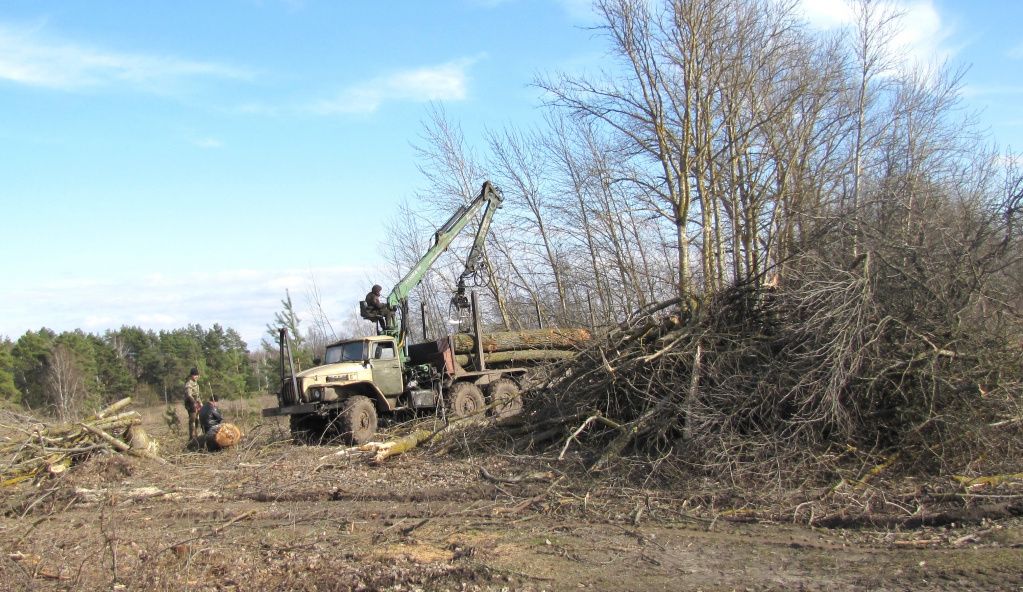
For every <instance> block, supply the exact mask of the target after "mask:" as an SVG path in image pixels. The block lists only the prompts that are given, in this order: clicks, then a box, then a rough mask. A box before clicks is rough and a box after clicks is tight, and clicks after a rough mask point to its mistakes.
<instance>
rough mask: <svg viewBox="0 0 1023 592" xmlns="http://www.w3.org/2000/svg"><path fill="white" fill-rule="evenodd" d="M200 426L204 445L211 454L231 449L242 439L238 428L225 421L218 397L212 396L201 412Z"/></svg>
mask: <svg viewBox="0 0 1023 592" xmlns="http://www.w3.org/2000/svg"><path fill="white" fill-rule="evenodd" d="M199 424H200V425H201V426H202V431H203V445H204V446H205V448H206V450H209V451H211V452H212V451H215V450H222V449H224V448H230V447H231V446H234V445H235V444H237V443H238V441H239V440H241V438H242V432H241V430H240V429H238V426H236V425H234V424H233V423H226V422H225V421H224V416H223V414H221V412H220V405H219V401H218V399H217V396H216V395H211V396H210V399H209V400H208V401H206V403H205V404H204V405H203V406H202V409H200V410H199Z"/></svg>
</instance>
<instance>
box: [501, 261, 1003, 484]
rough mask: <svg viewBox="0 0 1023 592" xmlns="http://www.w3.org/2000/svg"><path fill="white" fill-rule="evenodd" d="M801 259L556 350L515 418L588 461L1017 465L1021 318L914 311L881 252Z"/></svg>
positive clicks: (836, 475)
mask: <svg viewBox="0 0 1023 592" xmlns="http://www.w3.org/2000/svg"><path fill="white" fill-rule="evenodd" d="M868 263H869V262H868ZM795 273H796V272H793V275H795ZM798 273H799V274H800V275H799V277H798V281H793V282H791V284H790V286H791V287H788V288H786V287H775V286H770V287H765V286H763V285H762V284H760V283H752V284H748V285H737V286H733V287H731V288H728V289H725V290H722V291H720V292H718V293H716V294H715V295H713V296H712V297H711V298H710V299H709V300H708V301H706V302H699V301H697V300H696V299H689V300H688V301H682V300H677V299H676V300H671V301H668V302H663V303H660V304H657V305H653V306H651V307H649V308H648V309H647V310H644V311H640V312H639V313H638V314H635V315H634V316H633V317H632V318H630V319H629V320H627V321H626V322H624V323H622V324H621V325H620V326H618V327H617V328H615V329H614V330H613V331H611V332H610V333H609V334H608V335H607V337H606V338H605V339H603V340H600V341H599V342H595V343H593V344H592V345H591V346H590V347H588V348H586V349H584V350H582V351H581V352H580V354H579V355H578V356H576V357H575V358H574V359H573V360H570V361H566V362H564V363H562V364H560V365H559V366H558V367H557V368H558V370H557V372H556V373H555V374H554V375H553V378H552V379H551V380H550V381H549V382H548V383H546V384H545V385H544V386H543V387H542V388H540V389H538V390H536V391H535V392H533V393H532V394H531V397H527V400H529V399H531V400H530V402H529V405H528V407H527V413H526V414H524V415H523V416H522V419H521V420H520V422H519V425H517V426H510V427H509V430H510V432H511V433H512V434H515V435H516V436H517V442H518V443H519V444H520V445H522V444H525V446H527V447H529V448H532V449H538V448H539V449H552V450H557V451H559V456H560V457H564V456H565V455H566V454H567V453H569V452H570V451H574V452H580V453H582V458H583V459H584V460H585V461H586V463H587V466H588V467H589V468H590V469H591V470H600V469H605V468H607V467H609V466H611V465H612V464H615V463H617V462H618V461H620V460H621V459H622V458H623V456H626V455H628V456H630V458H642V459H647V460H648V461H650V462H651V463H652V464H648V465H646V466H648V467H649V466H655V467H659V468H661V469H663V470H667V469H677V470H684V471H686V472H687V473H692V472H694V471H696V472H698V473H700V474H703V475H708V476H712V477H714V478H717V479H725V480H731V481H732V482H733V483H736V484H738V483H739V482H743V483H746V484H748V483H749V482H750V481H759V482H771V483H779V484H780V483H783V482H784V483H788V484H789V485H791V486H798V485H799V484H803V483H805V482H806V481H807V480H815V481H818V482H824V483H827V482H833V481H835V480H836V479H846V480H856V479H858V478H861V477H862V476H863V475H861V473H863V472H864V471H869V470H872V469H873V468H874V467H877V466H884V470H886V471H888V470H896V469H897V470H900V471H904V472H911V473H914V474H939V473H940V474H946V475H947V474H954V473H955V472H961V471H967V472H974V474H976V471H977V470H987V471H996V472H997V471H1002V472H1012V471H1018V470H1019V467H1018V461H1017V460H1015V457H1014V455H1013V454H1011V453H1010V451H1011V450H1012V449H1013V448H1015V449H1017V450H1018V447H1019V446H1020V445H1023V430H1021V429H1020V428H1021V426H1020V425H1019V417H1020V405H1021V402H1020V399H1019V395H1018V393H1019V387H1020V385H1021V384H1023V382H1021V380H1020V373H1021V368H1023V352H1021V351H1020V348H1019V347H1018V343H1016V342H1015V341H1013V340H1012V338H1011V335H1012V334H1011V333H1005V335H1006V337H1008V338H1006V339H1002V340H1000V341H999V340H995V339H994V334H993V333H991V332H984V333H980V332H978V331H976V330H974V329H972V328H971V327H969V326H966V325H964V324H960V325H952V323H951V322H950V321H948V320H946V319H944V318H942V316H941V315H943V314H945V311H944V310H941V309H935V310H928V309H927V308H926V307H925V306H923V305H921V306H916V307H914V308H913V309H912V310H911V311H910V312H908V313H907V312H906V306H907V301H908V298H907V293H910V292H911V291H912V290H913V289H915V287H914V286H913V285H912V282H909V281H896V280H900V279H901V278H899V276H897V275H896V274H895V273H894V272H893V271H892V270H891V269H883V268H881V266H880V265H873V266H869V267H865V268H862V269H854V270H847V269H842V268H837V267H835V268H825V267H823V266H821V265H820V264H819V263H818V264H815V265H814V266H807V268H806V269H803V270H799V271H798ZM893 278H895V279H894V280H893ZM921 299H922V300H921V302H924V300H923V297H922V296H921ZM893 452H899V453H900V456H899V457H898V458H899V462H898V463H896V466H895V467H891V468H890V467H889V465H888V464H884V463H883V459H885V458H887V457H888V456H889V455H891V454H892V453H893ZM979 459H985V460H986V461H993V462H991V463H990V466H983V467H981V466H979V465H977V462H978V460H979ZM1014 463H1016V466H1010V465H1013V464H1014Z"/></svg>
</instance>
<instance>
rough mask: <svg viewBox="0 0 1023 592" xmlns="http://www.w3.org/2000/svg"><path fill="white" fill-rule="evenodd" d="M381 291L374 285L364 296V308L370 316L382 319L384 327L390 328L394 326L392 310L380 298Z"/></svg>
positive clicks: (378, 286) (381, 289)
mask: <svg viewBox="0 0 1023 592" xmlns="http://www.w3.org/2000/svg"><path fill="white" fill-rule="evenodd" d="M383 291H384V289H383V288H382V287H381V286H380V285H379V284H375V285H374V286H373V289H372V290H370V291H369V294H366V308H367V309H368V311H369V313H370V314H372V315H377V316H380V317H383V321H384V326H385V327H390V326H391V325H393V324H394V309H393V308H391V307H390V306H389V305H388V304H387V301H386V300H384V299H383V298H382V297H381V296H380V294H381V292H383Z"/></svg>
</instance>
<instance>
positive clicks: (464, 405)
mask: <svg viewBox="0 0 1023 592" xmlns="http://www.w3.org/2000/svg"><path fill="white" fill-rule="evenodd" d="M484 407H486V403H485V402H484V401H483V391H481V390H480V387H478V386H476V385H475V384H472V383H471V382H456V383H455V384H454V385H452V386H451V388H450V389H449V390H448V412H449V413H450V414H451V415H452V416H453V417H465V416H467V415H473V414H474V413H479V412H480V411H482V410H483V408H484Z"/></svg>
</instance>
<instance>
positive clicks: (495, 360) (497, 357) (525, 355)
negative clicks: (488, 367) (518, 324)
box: [455, 349, 575, 366]
mask: <svg viewBox="0 0 1023 592" xmlns="http://www.w3.org/2000/svg"><path fill="white" fill-rule="evenodd" d="M573 356H575V352H574V351H568V350H564V349H524V350H519V351H503V352H494V353H489V354H488V353H485V354H483V361H484V362H486V363H488V364H507V363H516V362H543V361H554V360H567V359H569V358H571V357H573ZM455 361H456V362H458V363H459V364H461V365H462V366H468V365H469V355H468V354H460V355H456V356H455Z"/></svg>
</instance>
